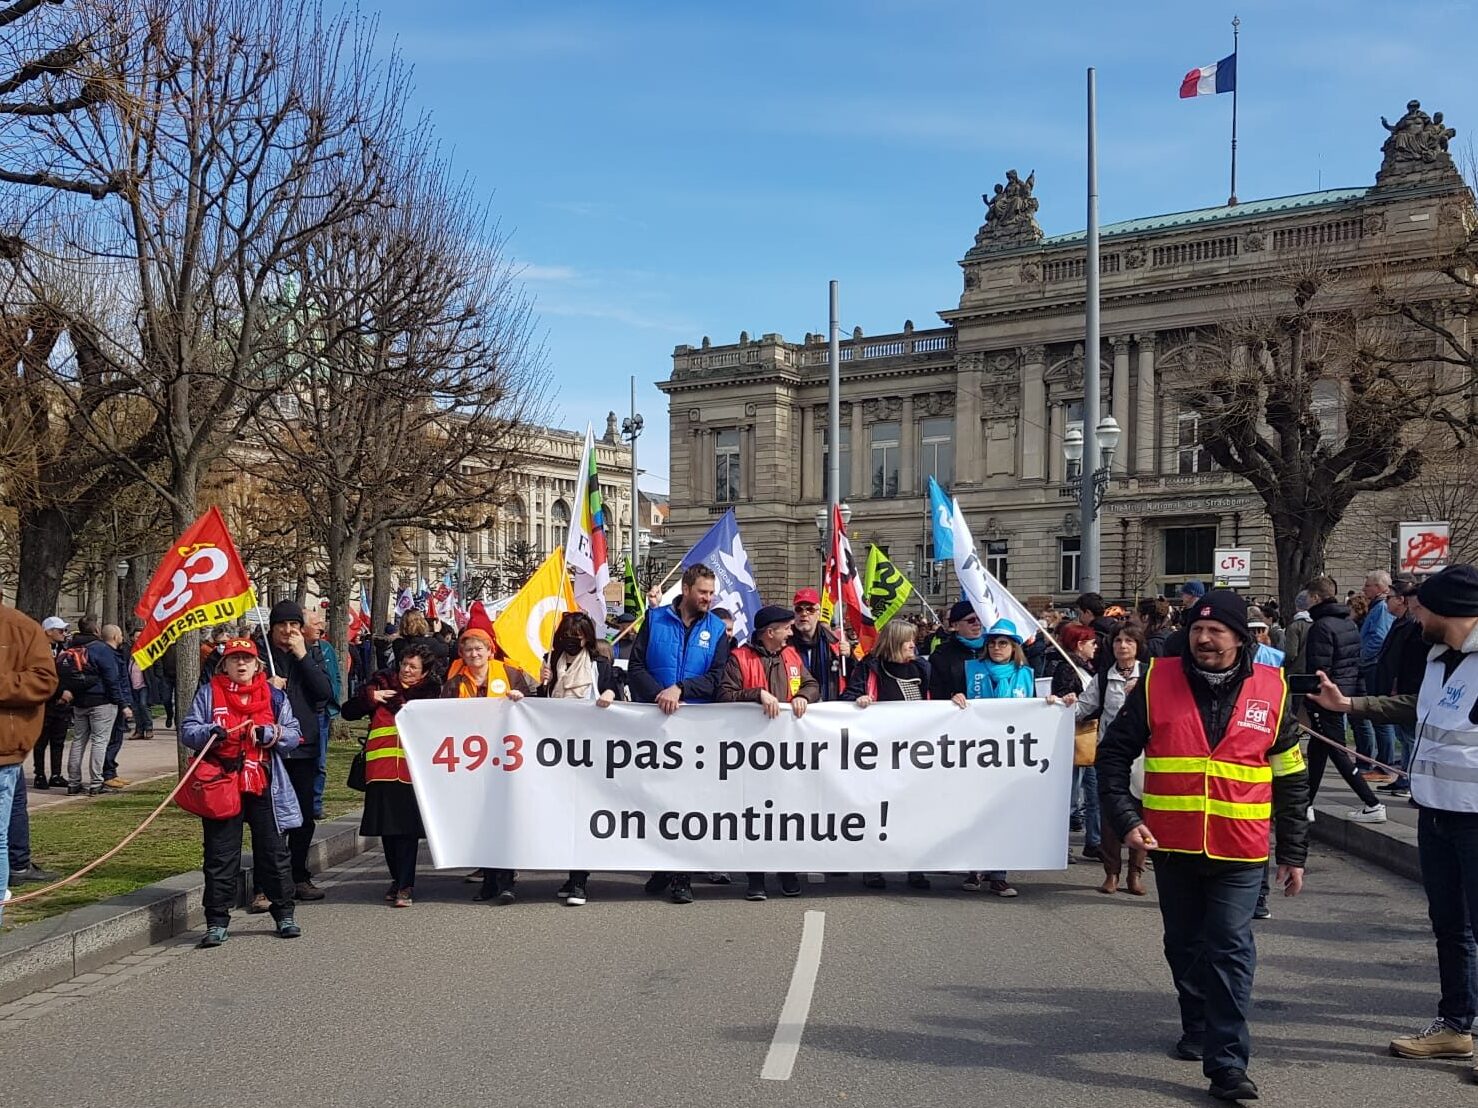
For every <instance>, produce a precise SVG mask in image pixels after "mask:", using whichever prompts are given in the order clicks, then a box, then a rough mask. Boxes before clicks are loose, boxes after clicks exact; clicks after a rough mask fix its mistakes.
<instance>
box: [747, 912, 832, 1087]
mask: <svg viewBox="0 0 1478 1108" xmlns="http://www.w3.org/2000/svg"><path fill="white" fill-rule="evenodd" d="M825 933H826V913H825V912H807V913H806V918H805V924H804V926H803V927H802V928H801V948H800V950H799V951H797V952H796V956H795V970H794V971H793V972H792V973H791V975H790V991H789V992H787V993H786V994H785V1005H784V1006H783V1007H782V1008H781V1009H780V1022H779V1023H778V1024H777V1025H776V1026H775V1037H774V1038H772V1039H771V1040H770V1052H769V1053H768V1054H766V1055H765V1066H764V1068H763V1069H762V1070H760V1079H761V1080H762V1081H789V1080H790V1071H791V1070H793V1069H794V1068H795V1056H796V1054H797V1053H798V1052H799V1051H800V1049H801V1036H802V1035H803V1034H804V1033H805V1030H806V1017H807V1016H809V1015H810V1014H811V994H812V993H814V992H815V991H816V971H817V970H819V969H820V968H821V941H822V939H823V937H824V936H825Z"/></svg>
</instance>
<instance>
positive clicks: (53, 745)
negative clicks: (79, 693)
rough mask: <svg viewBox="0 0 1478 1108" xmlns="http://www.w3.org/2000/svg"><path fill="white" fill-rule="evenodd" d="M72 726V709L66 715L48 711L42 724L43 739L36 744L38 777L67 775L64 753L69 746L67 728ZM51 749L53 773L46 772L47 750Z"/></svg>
mask: <svg viewBox="0 0 1478 1108" xmlns="http://www.w3.org/2000/svg"><path fill="white" fill-rule="evenodd" d="M71 726H72V710H71V709H70V708H68V709H67V713H66V715H61V716H57V715H53V714H52V713H51V712H49V711H48V712H47V713H46V722H45V723H43V724H42V725H41V741H40V742H38V743H37V744H36V751H35V759H36V774H37V776H38V777H47V778H48V779H50V778H51V777H65V776H66V775H67V768H66V766H64V765H63V764H62V754H63V753H64V752H65V750H66V747H67V729H68V728H70V727H71ZM48 750H49V751H51V773H50V774H47V772H46V752H47V751H48Z"/></svg>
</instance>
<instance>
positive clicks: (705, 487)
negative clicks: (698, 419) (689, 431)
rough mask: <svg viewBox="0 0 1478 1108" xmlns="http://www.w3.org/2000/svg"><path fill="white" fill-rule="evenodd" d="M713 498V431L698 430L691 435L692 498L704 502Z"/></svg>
mask: <svg viewBox="0 0 1478 1108" xmlns="http://www.w3.org/2000/svg"><path fill="white" fill-rule="evenodd" d="M712 499H713V432H712V431H708V430H700V431H698V432H697V434H695V435H694V436H693V500H694V501H695V502H696V503H699V504H706V503H708V502H709V501H710V500H712Z"/></svg>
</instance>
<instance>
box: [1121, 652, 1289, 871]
mask: <svg viewBox="0 0 1478 1108" xmlns="http://www.w3.org/2000/svg"><path fill="white" fill-rule="evenodd" d="M1157 664H1159V665H1168V664H1172V663H1170V662H1168V661H1167V662H1160V663H1157ZM1180 665H1181V666H1183V667H1184V669H1185V672H1186V674H1187V675H1188V676H1189V678H1190V682H1191V692H1192V694H1193V695H1194V696H1195V698H1196V706H1197V707H1198V708H1199V709H1200V712H1201V723H1202V725H1203V726H1204V727H1205V728H1206V737H1207V739H1208V740H1209V742H1210V744H1211V749H1212V750H1213V751H1215V749H1216V747H1217V744H1218V743H1220V742H1221V740H1222V738H1223V736H1225V734H1226V729H1227V723H1228V722H1229V721H1230V719H1231V716H1232V709H1233V707H1234V706H1235V705H1236V703H1237V695H1238V693H1240V692H1241V691H1242V684H1243V682H1245V681H1246V680H1247V678H1248V677H1250V676H1252V656H1251V654H1250V653H1249V652H1248V651H1247V650H1243V651H1242V654H1241V657H1240V659H1239V661H1238V666H1239V668H1240V670H1241V672H1240V673H1239V674H1238V675H1237V676H1236V677H1234V678H1232V679H1231V680H1230V681H1228V682H1226V683H1225V684H1223V685H1222V686H1221V687H1220V688H1215V687H1213V686H1212V685H1211V684H1210V683H1209V682H1208V681H1207V680H1206V679H1205V678H1204V677H1202V676H1201V674H1200V672H1199V671H1198V670H1197V669H1196V667H1195V666H1194V665H1193V664H1192V662H1191V660H1190V659H1189V658H1186V657H1182V658H1181V659H1180ZM1149 685H1150V682H1148V681H1140V682H1138V683H1137V684H1136V685H1135V686H1134V691H1133V692H1131V693H1130V694H1129V699H1127V700H1126V701H1124V707H1122V708H1121V709H1119V714H1118V715H1117V716H1115V717H1114V722H1113V723H1111V724H1110V725H1109V728H1108V730H1107V731H1106V732H1105V733H1104V736H1103V739H1102V740H1101V741H1100V742H1099V744H1098V759H1097V763H1096V764H1097V766H1098V796H1099V799H1100V801H1101V802H1102V804H1103V813H1104V815H1105V816H1106V817H1107V818H1109V819H1111V820H1113V823H1114V827H1115V829H1116V830H1117V831H1118V832H1119V834H1120V835H1121V836H1122V835H1127V834H1128V833H1129V832H1130V831H1132V830H1133V829H1134V828H1135V827H1137V826H1138V825H1139V824H1141V823H1143V822H1144V817H1143V816H1141V815H1140V811H1139V806H1138V804H1137V803H1136V802H1135V799H1134V796H1133V794H1132V793H1131V792H1130V791H1129V767H1130V766H1131V765H1133V763H1134V759H1136V758H1138V757H1139V756H1140V755H1141V754H1143V753H1144V748H1145V747H1146V746H1147V745H1148V744H1149V739H1150V725H1149V705H1148V703H1147V702H1146V700H1145V695H1146V693H1145V690H1146V689H1147V688H1148V687H1149ZM1296 717H1297V707H1296V706H1295V705H1294V704H1292V703H1285V704H1284V705H1283V716H1282V722H1281V724H1280V725H1279V727H1278V734H1277V736H1276V737H1275V738H1274V740H1273V746H1272V749H1271V750H1270V751H1269V754H1281V753H1283V752H1284V751H1285V750H1291V749H1293V748H1294V747H1296V746H1298V727H1297V719H1296ZM1308 807H1309V775H1308V772H1307V771H1306V770H1303V769H1300V770H1299V771H1297V772H1296V773H1290V774H1287V775H1286V776H1283V777H1274V778H1273V826H1274V828H1275V829H1276V831H1277V836H1278V850H1277V858H1278V864H1279V865H1284V866H1302V865H1303V864H1304V860H1305V858H1307V857H1308V836H1309V825H1308V821H1307V820H1306V818H1305V816H1306V813H1307V811H1308ZM1228 864H1236V865H1240V864H1242V863H1228Z"/></svg>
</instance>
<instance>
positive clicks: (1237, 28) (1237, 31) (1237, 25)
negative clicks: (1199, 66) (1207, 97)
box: [1227, 15, 1242, 208]
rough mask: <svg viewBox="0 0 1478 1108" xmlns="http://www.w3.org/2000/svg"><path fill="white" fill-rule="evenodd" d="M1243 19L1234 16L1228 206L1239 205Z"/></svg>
mask: <svg viewBox="0 0 1478 1108" xmlns="http://www.w3.org/2000/svg"><path fill="white" fill-rule="evenodd" d="M1241 26H1242V20H1241V19H1239V18H1238V17H1237V16H1235V15H1234V16H1232V195H1231V196H1230V197H1229V198H1228V200H1227V207H1229V208H1235V207H1236V206H1237V86H1238V85H1239V84H1241V82H1240V81H1238V80H1237V76H1238V74H1237V68H1238V62H1239V61H1240V59H1239V58H1238V57H1237V44H1238V42H1239V40H1240V37H1241V31H1240V28H1241Z"/></svg>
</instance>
